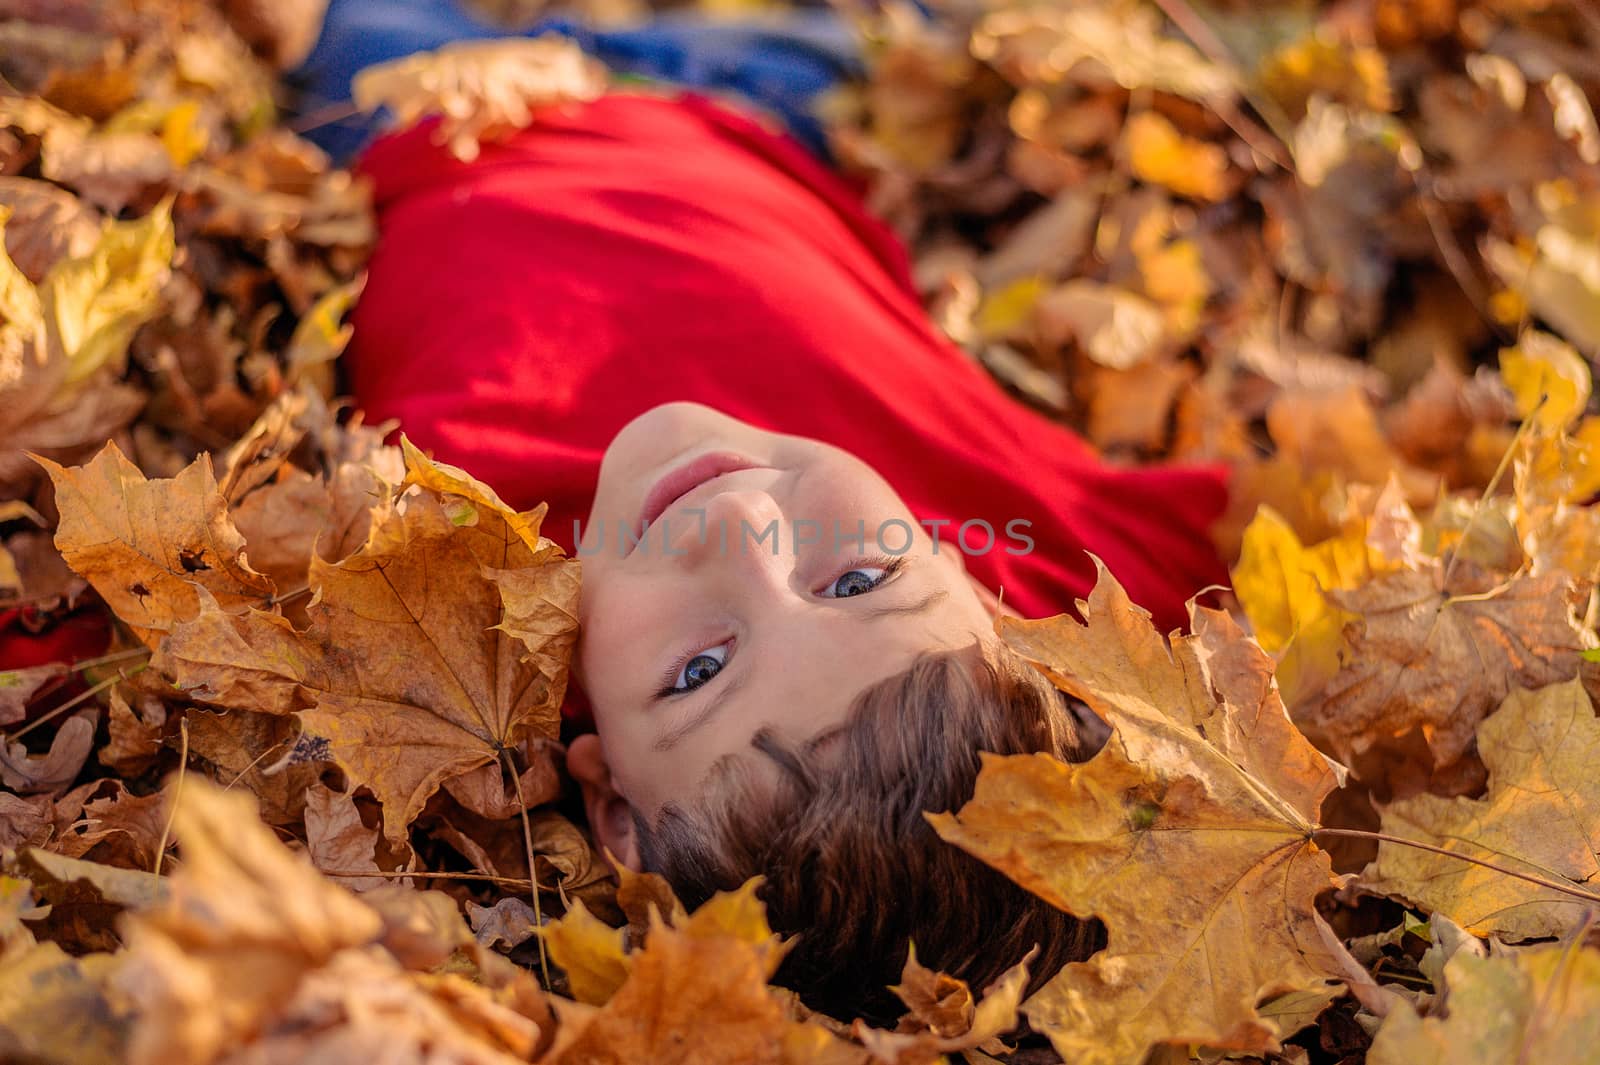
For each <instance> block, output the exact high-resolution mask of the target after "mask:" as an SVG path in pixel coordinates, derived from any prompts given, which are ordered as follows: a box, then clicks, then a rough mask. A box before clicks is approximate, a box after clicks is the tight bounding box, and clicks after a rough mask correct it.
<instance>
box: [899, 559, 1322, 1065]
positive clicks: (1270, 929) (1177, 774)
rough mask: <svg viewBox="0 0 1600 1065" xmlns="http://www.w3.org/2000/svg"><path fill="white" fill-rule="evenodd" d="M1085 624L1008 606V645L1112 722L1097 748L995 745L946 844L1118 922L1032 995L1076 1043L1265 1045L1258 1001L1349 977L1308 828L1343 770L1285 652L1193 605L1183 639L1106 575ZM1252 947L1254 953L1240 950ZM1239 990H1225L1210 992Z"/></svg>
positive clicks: (1060, 1038)
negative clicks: (1299, 722) (1288, 705)
mask: <svg viewBox="0 0 1600 1065" xmlns="http://www.w3.org/2000/svg"><path fill="white" fill-rule="evenodd" d="M1081 609H1082V611H1083V613H1084V616H1085V617H1086V619H1087V621H1086V623H1085V624H1079V623H1077V622H1075V621H1073V620H1071V619H1070V618H1067V617H1065V616H1062V617H1059V618H1055V619H1051V620H1047V621H1038V622H1023V621H1016V620H1012V619H1002V621H1001V624H1000V631H1001V635H1002V637H1003V638H1004V639H1005V640H1006V642H1007V643H1008V644H1009V645H1010V646H1011V647H1012V648H1013V649H1014V650H1015V651H1017V652H1018V653H1019V654H1021V655H1022V656H1023V657H1024V658H1025V659H1027V660H1028V661H1029V662H1031V663H1033V664H1034V665H1035V667H1036V668H1038V669H1040V670H1041V671H1042V672H1044V674H1045V675H1046V676H1048V677H1049V678H1050V679H1051V680H1052V681H1054V682H1055V683H1056V685H1057V686H1058V687H1060V688H1062V690H1064V691H1067V692H1068V693H1070V694H1072V695H1074V696H1076V697H1078V698H1081V699H1083V700H1084V701H1085V702H1087V703H1088V704H1089V707H1090V708H1091V709H1093V710H1094V711H1095V712H1096V713H1098V714H1099V715H1100V716H1101V717H1102V718H1104V719H1105V720H1106V721H1107V722H1108V723H1109V724H1110V725H1111V726H1112V730H1113V731H1112V736H1111V738H1110V740H1109V741H1108V742H1107V744H1106V746H1105V747H1104V748H1103V749H1102V750H1101V751H1100V752H1099V753H1098V754H1097V755H1095V756H1094V758H1092V759H1091V760H1090V761H1088V762H1086V763H1084V764H1082V765H1078V766H1068V765H1064V764H1062V763H1060V762H1058V761H1056V760H1054V759H1052V758H1050V757H1049V756H1047V755H1018V756H1013V757H1007V758H1000V757H996V756H993V755H984V756H983V761H984V768H983V771H982V772H981V773H980V774H979V777H978V786H977V791H976V794H975V795H974V797H973V799H972V800H971V801H970V802H969V803H968V804H967V805H966V806H964V807H962V809H961V810H960V812H959V813H955V814H938V815H930V821H931V822H932V823H933V825H934V827H935V828H936V829H937V830H938V832H939V834H940V835H941V836H942V837H943V838H945V839H946V840H948V841H950V842H951V843H954V844H955V845H956V846H959V847H961V848H962V849H963V850H966V851H968V852H969V853H971V854H973V855H974V856H976V857H978V858H980V859H982V860H983V861H985V862H987V863H989V864H990V865H992V866H994V867H995V868H996V869H998V870H1000V871H1001V872H1003V873H1005V874H1006V875H1007V876H1009V877H1011V878H1012V879H1013V880H1015V881H1017V883H1019V884H1021V885H1022V886H1023V887H1025V888H1027V889H1028V890H1030V891H1033V892H1034V893H1035V894H1037V895H1039V896H1040V897H1041V898H1043V899H1045V900H1046V901H1048V902H1050V903H1052V904H1054V905H1056V906H1058V907H1060V908H1061V909H1063V910H1067V911H1068V912H1071V913H1076V914H1078V915H1080V916H1085V917H1088V916H1095V917H1099V918H1100V919H1101V920H1103V921H1104V922H1105V924H1106V927H1107V929H1108V933H1109V942H1108V945H1107V947H1106V949H1105V950H1104V951H1102V952H1100V953H1099V954H1097V955H1096V956H1095V957H1093V958H1091V959H1090V960H1089V961H1087V962H1079V963H1072V964H1069V965H1067V966H1066V967H1065V968H1064V969H1062V970H1061V972H1060V973H1058V974H1057V975H1056V976H1055V978H1054V979H1052V980H1051V981H1050V983H1049V984H1047V985H1046V986H1045V987H1044V988H1043V989H1042V990H1040V991H1039V992H1037V993H1036V994H1035V995H1034V996H1033V997H1032V998H1031V999H1029V1000H1028V1002H1027V1003H1025V1004H1024V1006H1023V1012H1025V1013H1026V1014H1027V1015H1028V1020H1029V1023H1030V1024H1031V1025H1032V1026H1033V1027H1034V1029H1035V1030H1037V1031H1040V1032H1043V1033H1045V1034H1046V1035H1048V1036H1049V1037H1050V1040H1051V1042H1052V1043H1053V1044H1054V1045H1055V1047H1056V1050H1057V1052H1058V1053H1060V1054H1061V1055H1062V1056H1063V1057H1066V1058H1068V1059H1070V1060H1072V1061H1076V1062H1085V1063H1111V1062H1128V1063H1135V1062H1139V1061H1142V1060H1143V1059H1144V1057H1145V1055H1146V1054H1147V1053H1148V1052H1149V1051H1150V1049H1151V1048H1152V1047H1155V1046H1157V1045H1160V1044H1163V1043H1173V1044H1204V1045H1206V1046H1211V1047H1216V1048H1218V1049H1233V1050H1249V1051H1258V1052H1259V1051H1265V1050H1270V1049H1273V1048H1274V1047H1276V1046H1277V1040H1278V1037H1279V1036H1280V1035H1281V1034H1283V1033H1281V1032H1279V1031H1277V1030H1276V1029H1275V1028H1274V1026H1273V1024H1272V1023H1271V1022H1269V1021H1268V1020H1266V1019H1265V1018H1263V1017H1262V1016H1261V1015H1260V1014H1258V1013H1257V1012H1256V1010H1255V1008H1254V1007H1255V1004H1256V1003H1257V1002H1260V1001H1262V1000H1264V999H1266V998H1269V997H1271V996H1274V995H1277V994H1282V993H1285V992H1290V991H1297V990H1298V991H1320V990H1323V989H1324V988H1325V987H1326V986H1327V985H1328V983H1329V982H1330V981H1333V980H1336V979H1338V972H1339V966H1338V964H1337V962H1336V961H1335V960H1334V959H1333V958H1332V957H1331V956H1330V955H1329V953H1328V948H1327V947H1326V945H1325V944H1324V940H1323V937H1322V935H1321V933H1320V932H1319V931H1318V930H1317V927H1316V922H1317V920H1318V918H1317V917H1316V913H1315V906H1314V901H1315V899H1316V897H1317V895H1318V894H1319V893H1321V892H1322V891H1325V890H1327V889H1328V888H1329V887H1330V886H1331V885H1332V883H1333V880H1332V877H1331V873H1330V867H1329V863H1328V858H1327V856H1326V855H1325V854H1323V853H1322V852H1321V851H1320V850H1319V849H1318V848H1317V847H1316V846H1315V845H1314V844H1313V843H1311V841H1310V836H1311V832H1312V831H1313V830H1314V829H1315V827H1316V817H1317V813H1318V807H1319V805H1320V803H1321V801H1322V799H1323V798H1324V797H1325V796H1326V795H1327V794H1328V793H1329V792H1330V791H1331V790H1332V789H1333V788H1334V786H1335V785H1336V783H1337V782H1338V779H1339V778H1338V774H1337V772H1336V771H1335V768H1334V767H1333V766H1332V765H1330V764H1329V762H1328V761H1327V760H1326V759H1325V758H1324V757H1323V756H1322V755H1320V754H1318V753H1317V752H1316V750H1315V749H1313V748H1312V747H1311V745H1310V744H1309V743H1308V742H1307V741H1306V740H1305V738H1304V737H1303V736H1301V735H1300V734H1299V732H1297V731H1296V730H1295V728H1294V726H1293V725H1291V724H1290V722H1289V718H1288V715H1287V714H1286V713H1285V712H1284V708H1283V704H1282V702H1281V701H1280V700H1279V698H1278V696H1277V693H1276V691H1275V690H1274V689H1273V686H1272V679H1271V677H1272V662H1271V659H1270V658H1268V657H1267V655H1266V654H1265V653H1263V652H1262V651H1261V649H1260V648H1259V647H1257V646H1256V645H1254V644H1253V643H1251V642H1249V641H1248V640H1247V638H1246V637H1245V636H1244V635H1243V633H1241V632H1240V631H1239V629H1238V627H1237V626H1236V625H1235V624H1234V623H1233V622H1232V621H1231V620H1230V619H1229V618H1228V616H1227V615H1226V614H1223V613H1221V612H1218V611H1211V610H1206V609H1204V608H1201V607H1197V606H1191V608H1190V616H1191V619H1192V621H1193V625H1194V627H1195V631H1196V634H1195V635H1193V636H1178V637H1175V638H1174V640H1173V643H1172V647H1171V649H1170V650H1169V649H1168V647H1167V645H1166V643H1165V642H1164V641H1163V640H1162V638H1161V636H1160V635H1159V634H1158V633H1157V632H1156V630H1155V629H1154V627H1153V626H1152V625H1151V624H1150V621H1149V615H1148V614H1146V613H1145V612H1144V611H1142V610H1140V609H1139V608H1137V607H1135V606H1134V605H1133V604H1132V603H1130V602H1129V601H1128V598H1127V594H1126V593H1125V592H1124V591H1123V590H1122V588H1121V586H1120V585H1118V584H1117V582H1116V581H1115V579H1114V578H1112V577H1111V576H1110V574H1108V573H1107V572H1106V571H1105V569H1104V567H1103V566H1102V567H1101V569H1100V576H1099V580H1098V582H1097V583H1096V585H1095V590H1094V592H1093V593H1092V594H1091V596H1090V598H1089V600H1088V602H1087V603H1085V604H1083V606H1082V608H1081ZM1241 942H1248V943H1250V945H1251V949H1250V950H1248V951H1241V950H1239V949H1238V944H1239V943H1241ZM1216 987H1228V988H1232V989H1237V991H1236V994H1233V995H1230V996H1213V995H1209V994H1207V993H1206V989H1208V988H1216Z"/></svg>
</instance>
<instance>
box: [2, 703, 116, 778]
mask: <svg viewBox="0 0 1600 1065" xmlns="http://www.w3.org/2000/svg"><path fill="white" fill-rule="evenodd" d="M99 716H100V715H99V713H98V712H97V711H95V710H93V709H90V710H80V711H79V712H78V713H75V714H73V715H72V716H71V717H69V718H67V719H66V720H65V721H63V722H62V723H61V727H60V728H58V729H56V734H55V735H54V736H53V737H51V740H50V748H49V750H47V751H45V752H44V753H43V754H31V753H29V751H28V748H27V747H25V746H23V744H22V742H21V741H20V740H19V741H15V742H13V741H11V740H7V739H4V738H0V784H4V785H5V786H6V787H8V788H10V789H12V790H13V791H16V792H19V793H20V794H23V795H37V794H45V795H59V794H61V793H62V792H64V791H66V790H67V788H69V787H70V786H71V785H72V782H73V781H74V780H76V779H77V778H78V772H79V771H80V770H81V769H83V763H84V762H86V761H88V760H89V753H90V752H91V751H93V750H94V728H95V723H96V722H97V721H98V720H99Z"/></svg>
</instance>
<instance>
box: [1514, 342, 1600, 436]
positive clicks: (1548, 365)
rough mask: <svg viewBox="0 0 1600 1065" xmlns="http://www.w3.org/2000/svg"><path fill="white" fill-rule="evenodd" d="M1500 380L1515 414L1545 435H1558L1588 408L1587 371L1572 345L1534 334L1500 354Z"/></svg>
mask: <svg viewBox="0 0 1600 1065" xmlns="http://www.w3.org/2000/svg"><path fill="white" fill-rule="evenodd" d="M1500 376H1501V378H1502V379H1503V380H1504V381H1505V383H1506V387H1507V388H1509V389H1510V390H1511V395H1512V397H1513V398H1514V399H1515V400H1516V404H1517V414H1518V416H1519V417H1521V418H1522V419H1523V420H1524V421H1528V420H1531V421H1533V423H1534V424H1535V425H1537V426H1538V427H1539V428H1540V429H1541V430H1543V431H1545V432H1547V433H1556V432H1560V431H1561V430H1562V429H1565V428H1566V427H1567V425H1568V424H1569V423H1571V422H1572V421H1573V420H1574V419H1576V418H1577V417H1578V415H1580V414H1582V413H1583V409H1584V408H1585V407H1587V406H1588V405H1589V390H1590V387H1591V383H1590V380H1589V367H1588V366H1587V365H1586V364H1585V363H1584V361H1583V359H1582V358H1581V357H1579V355H1578V353H1577V351H1575V350H1574V349H1573V347H1572V345H1571V344H1568V343H1566V342H1565V341H1562V340H1560V339H1559V338H1557V337H1553V336H1551V335H1550V334H1549V333H1541V332H1538V331H1537V330H1532V331H1529V332H1528V333H1527V334H1526V335H1524V336H1523V337H1522V338H1521V339H1520V340H1519V341H1518V342H1517V346H1516V347H1514V348H1502V349H1501V350H1500Z"/></svg>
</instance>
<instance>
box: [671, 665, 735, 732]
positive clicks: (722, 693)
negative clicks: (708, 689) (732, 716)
mask: <svg viewBox="0 0 1600 1065" xmlns="http://www.w3.org/2000/svg"><path fill="white" fill-rule="evenodd" d="M748 675H749V670H741V671H740V673H739V675H738V676H736V677H733V678H731V679H730V680H729V681H728V683H726V684H723V685H720V686H719V687H718V689H717V693H716V694H715V695H713V696H712V697H711V698H710V699H708V700H706V704H705V705H704V706H702V707H701V708H700V709H699V710H696V711H695V713H694V716H693V717H691V718H689V719H688V720H687V721H684V722H681V723H679V724H677V725H674V726H673V727H672V728H670V729H668V730H667V731H666V733H665V734H664V735H662V736H661V737H660V738H659V739H657V740H656V742H655V749H656V750H657V751H670V750H672V748H674V747H676V746H677V745H678V744H679V743H681V742H682V741H683V738H684V737H685V736H687V735H689V734H690V733H691V732H694V731H696V730H697V729H699V728H701V727H702V726H704V725H705V724H707V723H708V722H709V721H710V720H711V719H712V718H714V717H716V716H717V714H719V713H720V712H721V711H722V707H723V706H724V705H725V704H726V703H727V701H728V700H729V699H730V698H731V697H732V696H733V694H734V693H735V692H737V691H738V690H739V689H740V688H741V687H743V686H744V679H745V677H747V676H748Z"/></svg>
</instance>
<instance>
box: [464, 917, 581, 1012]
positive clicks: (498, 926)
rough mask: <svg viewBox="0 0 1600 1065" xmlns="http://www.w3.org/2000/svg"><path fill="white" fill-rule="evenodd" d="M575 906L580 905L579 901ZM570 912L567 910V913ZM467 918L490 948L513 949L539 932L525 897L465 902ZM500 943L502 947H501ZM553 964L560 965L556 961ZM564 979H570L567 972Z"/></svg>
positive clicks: (474, 934)
mask: <svg viewBox="0 0 1600 1065" xmlns="http://www.w3.org/2000/svg"><path fill="white" fill-rule="evenodd" d="M577 905H579V906H582V905H583V903H581V902H579V903H578V904H577ZM572 912H574V911H572V910H569V911H568V915H569V916H570V915H571V914H572ZM585 912H587V911H585ZM467 920H468V922H470V923H471V925H472V934H473V936H474V937H476V939H477V941H478V942H479V943H482V944H483V945H484V946H486V947H489V948H491V949H503V950H515V949H516V948H517V947H520V946H521V945H522V944H524V943H526V942H527V941H528V940H530V939H532V938H533V937H534V935H535V934H537V933H538V931H539V915H538V914H536V913H534V912H533V907H532V906H529V905H528V903H527V900H525V899H521V898H518V897H516V896H515V895H508V896H506V897H505V898H503V899H498V900H496V902H495V904H494V905H493V906H479V905H478V904H477V903H475V902H470V901H469V902H468V903H467ZM502 943H503V944H505V946H504V947H501V944H502ZM557 964H558V965H559V964H560V962H559V960H558V961H557ZM568 981H569V983H570V981H571V976H570V972H569V975H568ZM574 994H576V992H574Z"/></svg>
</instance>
